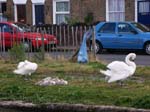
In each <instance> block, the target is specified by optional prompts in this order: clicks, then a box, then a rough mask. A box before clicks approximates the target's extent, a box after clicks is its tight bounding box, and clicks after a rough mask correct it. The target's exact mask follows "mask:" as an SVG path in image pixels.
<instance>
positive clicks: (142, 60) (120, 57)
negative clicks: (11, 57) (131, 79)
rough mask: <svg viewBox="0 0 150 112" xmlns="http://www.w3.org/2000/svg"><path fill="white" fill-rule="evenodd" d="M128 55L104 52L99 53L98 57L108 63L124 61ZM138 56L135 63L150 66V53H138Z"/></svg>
mask: <svg viewBox="0 0 150 112" xmlns="http://www.w3.org/2000/svg"><path fill="white" fill-rule="evenodd" d="M126 55H127V53H126V54H124V53H119V54H118V53H113V54H110V53H103V54H97V58H98V59H100V60H103V61H104V62H106V63H110V62H112V61H116V60H117V61H124V59H125V56H126ZM136 55H137V57H136V60H135V63H136V65H137V66H150V55H145V54H142V53H136Z"/></svg>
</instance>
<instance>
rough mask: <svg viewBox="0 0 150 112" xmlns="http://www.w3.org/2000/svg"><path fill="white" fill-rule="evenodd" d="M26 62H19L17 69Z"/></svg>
mask: <svg viewBox="0 0 150 112" xmlns="http://www.w3.org/2000/svg"><path fill="white" fill-rule="evenodd" d="M24 64H25V62H23V61H21V62H19V64H18V66H17V69H19V68H21V67H23V66H24Z"/></svg>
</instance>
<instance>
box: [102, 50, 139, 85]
mask: <svg viewBox="0 0 150 112" xmlns="http://www.w3.org/2000/svg"><path fill="white" fill-rule="evenodd" d="M130 58H132V59H135V58H136V54H134V53H130V54H128V55H127V56H126V58H125V62H122V61H113V62H111V63H110V64H108V65H107V68H108V69H107V70H100V72H101V73H102V74H104V75H106V78H107V80H108V83H110V82H114V81H117V80H124V79H126V78H127V77H129V76H131V75H133V74H134V72H135V69H136V64H135V63H134V62H132V61H131V60H130Z"/></svg>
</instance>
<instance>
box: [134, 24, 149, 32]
mask: <svg viewBox="0 0 150 112" xmlns="http://www.w3.org/2000/svg"><path fill="white" fill-rule="evenodd" d="M132 25H134V26H135V27H136V28H137V29H138V30H140V31H142V32H150V29H149V28H148V27H147V26H145V25H143V24H140V23H132Z"/></svg>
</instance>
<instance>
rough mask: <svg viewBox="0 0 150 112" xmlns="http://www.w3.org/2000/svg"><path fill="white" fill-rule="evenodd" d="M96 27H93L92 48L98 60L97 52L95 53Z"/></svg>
mask: <svg viewBox="0 0 150 112" xmlns="http://www.w3.org/2000/svg"><path fill="white" fill-rule="evenodd" d="M95 44H96V42H95V26H93V33H92V48H93V51H92V52H93V54H94V60H96V52H95V46H96V45H95Z"/></svg>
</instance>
